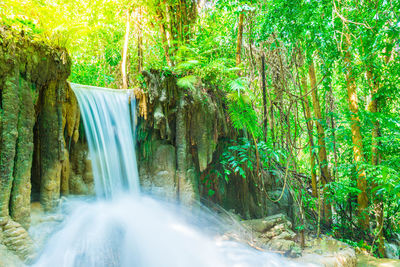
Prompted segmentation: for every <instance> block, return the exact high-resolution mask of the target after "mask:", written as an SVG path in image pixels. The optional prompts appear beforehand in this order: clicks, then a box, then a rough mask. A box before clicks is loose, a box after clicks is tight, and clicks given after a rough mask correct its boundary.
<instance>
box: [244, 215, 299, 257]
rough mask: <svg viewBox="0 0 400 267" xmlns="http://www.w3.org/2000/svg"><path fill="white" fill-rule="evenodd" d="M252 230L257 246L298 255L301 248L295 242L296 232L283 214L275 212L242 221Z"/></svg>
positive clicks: (291, 255) (286, 254)
mask: <svg viewBox="0 0 400 267" xmlns="http://www.w3.org/2000/svg"><path fill="white" fill-rule="evenodd" d="M242 224H243V225H244V226H245V227H247V228H250V229H251V230H253V233H254V235H255V240H256V242H257V244H259V246H261V247H264V248H266V249H268V250H272V251H275V252H279V253H281V254H284V255H285V256H289V257H299V256H300V255H301V249H300V247H299V245H298V244H297V243H296V242H295V238H296V234H295V233H294V232H293V231H292V229H291V228H292V223H291V222H290V221H289V220H288V218H287V217H286V216H285V215H283V214H276V215H272V216H269V217H265V218H262V219H253V220H246V221H243V223H242Z"/></svg>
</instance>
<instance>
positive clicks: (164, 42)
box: [159, 19, 173, 67]
mask: <svg viewBox="0 0 400 267" xmlns="http://www.w3.org/2000/svg"><path fill="white" fill-rule="evenodd" d="M159 23H160V32H161V38H162V45H163V48H164V55H165V60H166V61H167V64H168V66H170V67H171V66H172V65H173V64H172V60H171V57H170V56H169V44H168V38H167V33H166V32H165V27H164V23H163V21H162V19H161V20H160V21H159Z"/></svg>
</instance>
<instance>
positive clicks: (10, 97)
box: [0, 69, 19, 218]
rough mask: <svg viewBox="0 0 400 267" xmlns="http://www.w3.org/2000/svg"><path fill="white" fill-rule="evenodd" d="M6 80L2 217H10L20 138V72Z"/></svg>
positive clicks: (0, 148)
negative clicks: (10, 202)
mask: <svg viewBox="0 0 400 267" xmlns="http://www.w3.org/2000/svg"><path fill="white" fill-rule="evenodd" d="M12 74H13V75H10V76H8V77H6V78H5V79H4V83H3V88H2V89H3V90H2V92H1V93H2V106H3V112H4V113H3V117H2V132H1V135H2V138H1V144H0V151H1V154H0V205H1V206H0V217H2V218H4V217H8V215H9V201H10V195H11V186H12V181H13V169H14V157H15V152H16V149H15V147H16V146H15V145H16V141H17V137H18V130H17V129H18V111H19V97H18V91H17V88H18V71H17V70H16V69H15V70H14V71H13V72H12Z"/></svg>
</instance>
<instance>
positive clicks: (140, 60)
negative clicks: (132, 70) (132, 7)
mask: <svg viewBox="0 0 400 267" xmlns="http://www.w3.org/2000/svg"><path fill="white" fill-rule="evenodd" d="M137 40H138V65H137V71H138V73H141V72H142V70H143V29H142V8H141V7H139V19H138V37H137Z"/></svg>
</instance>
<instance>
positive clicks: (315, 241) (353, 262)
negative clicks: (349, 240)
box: [297, 236, 357, 267]
mask: <svg viewBox="0 0 400 267" xmlns="http://www.w3.org/2000/svg"><path fill="white" fill-rule="evenodd" d="M297 261H298V262H301V263H314V264H318V265H319V266H324V267H355V266H357V257H356V253H355V250H354V249H353V248H352V247H351V246H349V245H347V244H345V243H343V242H340V241H338V240H336V239H333V238H330V237H327V236H322V237H321V238H310V237H309V238H308V240H306V248H305V249H304V250H303V252H302V257H300V258H298V259H297Z"/></svg>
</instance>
